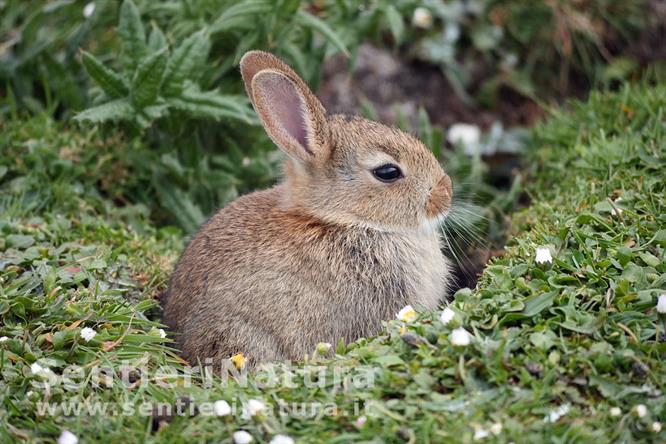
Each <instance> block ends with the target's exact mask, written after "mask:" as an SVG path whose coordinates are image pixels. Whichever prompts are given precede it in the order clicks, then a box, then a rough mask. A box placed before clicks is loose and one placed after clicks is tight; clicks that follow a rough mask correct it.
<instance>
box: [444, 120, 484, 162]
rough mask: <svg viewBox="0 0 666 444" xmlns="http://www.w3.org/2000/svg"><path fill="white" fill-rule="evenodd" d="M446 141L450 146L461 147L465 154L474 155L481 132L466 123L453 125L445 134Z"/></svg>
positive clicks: (474, 126) (476, 127)
mask: <svg viewBox="0 0 666 444" xmlns="http://www.w3.org/2000/svg"><path fill="white" fill-rule="evenodd" d="M446 140H448V141H449V143H450V144H452V145H461V146H462V147H463V148H464V150H465V154H467V155H472V154H474V153H475V152H476V151H477V149H478V145H479V141H480V140H481V130H480V129H479V127H478V126H476V125H470V124H468V123H455V124H453V125H451V126H450V127H449V130H448V131H447V132H446Z"/></svg>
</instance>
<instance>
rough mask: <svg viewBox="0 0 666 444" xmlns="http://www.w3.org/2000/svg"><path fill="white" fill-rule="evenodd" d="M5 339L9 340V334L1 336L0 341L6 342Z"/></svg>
mask: <svg viewBox="0 0 666 444" xmlns="http://www.w3.org/2000/svg"><path fill="white" fill-rule="evenodd" d="M5 341H9V338H8V337H7V336H3V337H1V338H0V342H5Z"/></svg>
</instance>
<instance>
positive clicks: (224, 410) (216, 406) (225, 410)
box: [213, 399, 231, 416]
mask: <svg viewBox="0 0 666 444" xmlns="http://www.w3.org/2000/svg"><path fill="white" fill-rule="evenodd" d="M213 410H215V414H216V415H217V416H227V415H228V414H230V413H231V406H230V405H229V403H228V402H227V401H225V400H224V399H220V400H219V401H215V402H214V403H213Z"/></svg>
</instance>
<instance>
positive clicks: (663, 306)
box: [657, 294, 666, 314]
mask: <svg viewBox="0 0 666 444" xmlns="http://www.w3.org/2000/svg"><path fill="white" fill-rule="evenodd" d="M657 313H660V314H666V294H662V295H660V296H659V299H657Z"/></svg>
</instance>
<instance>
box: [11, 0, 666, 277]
mask: <svg viewBox="0 0 666 444" xmlns="http://www.w3.org/2000/svg"><path fill="white" fill-rule="evenodd" d="M665 23H666V5H665V2H664V1H662V0H535V1H531V2H525V1H521V0H467V1H464V0H421V1H416V0H397V1H389V0H376V1H362V0H337V1H336V0H310V1H301V0H242V1H232V0H166V1H159V2H155V1H149V0H134V1H131V0H126V1H124V2H120V1H114V0H95V1H73V0H54V1H38V0H4V1H2V0H0V125H2V126H1V127H0V129H2V131H3V133H4V134H5V135H7V136H8V137H5V140H4V141H1V142H0V148H1V149H2V150H3V151H4V152H5V153H9V152H10V151H9V150H8V148H10V147H11V143H12V142H11V137H10V135H11V134H12V132H13V131H17V128H16V122H18V121H26V120H28V119H31V118H32V119H34V118H36V117H35V116H39V118H41V119H44V118H48V119H49V120H50V121H52V122H53V125H55V126H56V127H72V126H78V127H80V128H81V131H83V132H85V131H88V132H89V133H90V134H92V133H94V134H97V133H101V135H102V136H103V137H105V140H106V141H107V142H106V144H105V146H104V147H97V148H96V149H98V151H96V152H92V153H91V152H90V151H88V152H87V153H86V154H85V155H83V156H80V158H79V159H78V162H83V163H84V165H83V168H82V169H81V171H80V173H81V174H84V175H87V176H88V177H89V180H88V181H87V183H90V186H92V187H95V188H96V189H97V190H98V191H99V193H100V194H101V195H104V196H106V197H109V198H111V199H112V200H113V201H114V202H116V203H117V204H118V205H119V206H123V205H128V204H132V205H140V206H143V207H144V208H145V209H146V213H147V214H149V217H150V218H151V219H152V220H153V221H154V222H155V223H156V224H158V225H167V224H173V225H177V226H179V227H181V228H182V229H183V231H184V232H185V233H191V232H192V231H194V230H195V229H196V228H197V227H198V225H199V224H200V223H201V222H203V221H204V220H205V218H206V217H207V216H208V215H210V214H211V213H213V212H214V211H215V210H216V209H217V208H219V207H221V206H223V205H225V204H226V203H227V202H229V201H230V200H231V199H233V198H235V197H236V196H238V195H239V194H242V193H246V192H249V191H251V190H253V189H256V188H262V187H266V186H269V185H270V184H272V183H274V182H275V181H276V180H277V178H278V176H279V161H280V155H279V153H278V152H277V150H276V149H275V148H274V146H273V145H272V143H271V142H270V141H269V140H268V138H267V137H266V136H265V134H264V132H263V130H262V128H261V127H260V126H259V124H258V121H257V119H256V117H255V116H254V113H253V111H252V109H251V107H250V104H249V102H248V100H247V98H246V97H245V94H244V91H243V87H242V83H241V79H240V75H239V72H238V68H237V65H238V61H239V59H240V57H241V56H242V54H243V53H244V52H245V51H247V50H249V49H264V50H268V51H271V52H273V53H275V54H277V55H279V56H280V57H282V58H284V59H285V60H286V61H287V62H288V63H289V64H291V66H293V67H294V68H295V69H296V71H298V72H299V73H300V74H301V75H302V76H303V77H304V78H305V79H306V80H307V81H308V83H309V84H310V85H311V86H312V87H313V89H315V90H317V89H319V90H320V95H321V97H322V100H323V102H324V104H325V106H327V108H328V109H329V110H331V111H336V112H349V113H362V114H365V115H366V116H369V117H373V118H376V119H379V120H382V121H385V122H386V123H390V124H394V125H397V126H400V127H402V128H404V129H406V130H409V131H413V132H415V133H417V134H418V135H419V136H420V137H421V138H422V139H423V140H424V141H425V142H426V143H427V144H428V145H429V146H430V148H431V149H432V150H433V152H434V153H435V154H436V155H437V156H438V157H440V159H441V160H442V163H443V164H444V166H445V168H446V169H447V170H448V171H449V172H451V173H452V175H453V177H454V181H455V183H456V186H457V188H456V194H457V195H458V196H459V201H458V206H457V208H459V211H458V212H457V213H456V212H454V214H453V216H454V217H452V218H451V222H450V226H449V229H450V230H452V233H451V234H452V236H451V238H452V239H453V240H455V239H459V240H462V242H460V243H458V244H457V245H454V246H453V248H452V249H453V251H454V252H460V253H463V254H462V255H461V256H464V257H466V258H467V259H466V261H467V262H469V263H465V264H462V265H461V268H462V271H461V274H462V275H465V274H468V275H470V276H473V275H474V274H475V271H476V270H477V268H478V267H480V266H482V264H484V263H485V262H486V261H487V259H488V257H489V256H490V255H492V254H493V252H494V250H496V249H501V248H502V246H503V245H504V244H503V242H504V236H505V227H506V223H507V222H506V216H507V214H508V213H509V212H511V211H512V210H513V209H514V208H515V206H516V205H520V203H521V199H522V198H523V197H522V193H521V177H522V176H521V174H520V173H519V172H518V169H517V166H518V162H519V160H518V159H519V158H518V155H519V154H520V153H521V151H522V150H524V149H525V146H527V143H526V141H527V138H529V134H530V133H529V131H527V130H526V129H525V127H527V126H529V125H531V124H532V123H533V122H534V121H535V120H536V119H538V118H539V117H540V116H541V115H542V114H543V113H544V112H547V110H548V108H549V107H550V105H551V104H553V103H557V102H559V101H561V100H562V99H563V98H566V97H569V96H582V95H585V94H586V92H587V91H589V89H590V88H592V87H609V88H612V87H614V86H615V85H617V84H619V83H620V82H621V81H623V80H626V79H630V78H632V77H635V76H637V75H638V73H640V72H641V71H643V70H644V69H645V68H646V66H650V67H651V69H653V70H656V71H659V70H661V71H664V62H663V61H664V58H665V57H666V55H665V54H664V51H666V50H665V48H664V45H663V42H664V41H666V40H665V26H666V25H665ZM45 116H46V117H45ZM461 124H462V125H461ZM23 126H27V125H23ZM36 126H39V125H36ZM3 127H4V128H3ZM114 148H115V149H114ZM60 154H62V153H60ZM17 161H19V160H17ZM60 161H62V156H60V155H59V156H55V157H54V159H53V162H55V163H58V162H60ZM39 167H40V168H53V166H52V165H51V166H48V165H42V166H39ZM3 176H4V173H2V169H1V168H0V181H4V182H10V181H11V180H12V179H13V178H12V177H3ZM15 185H16V187H15V188H19V189H20V186H19V185H17V184H15ZM23 197H24V198H25V199H26V202H28V200H27V199H28V196H23ZM13 204H14V205H15V204H16V201H15V200H14V201H13ZM26 205H27V203H26ZM470 225H474V226H475V228H474V230H470V229H469V226H470ZM470 240H471V241H472V242H470ZM474 240H476V241H477V242H473V241H474ZM464 284H465V283H464V282H463V285H464Z"/></svg>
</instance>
